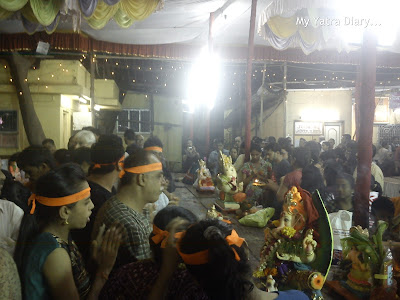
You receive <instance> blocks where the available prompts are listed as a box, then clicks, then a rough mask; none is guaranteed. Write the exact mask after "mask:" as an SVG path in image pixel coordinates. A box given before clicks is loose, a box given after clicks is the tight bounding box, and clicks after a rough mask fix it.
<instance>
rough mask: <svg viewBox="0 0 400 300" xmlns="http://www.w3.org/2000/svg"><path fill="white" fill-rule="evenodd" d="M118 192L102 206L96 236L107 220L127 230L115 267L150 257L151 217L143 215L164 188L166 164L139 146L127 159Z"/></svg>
mask: <svg viewBox="0 0 400 300" xmlns="http://www.w3.org/2000/svg"><path fill="white" fill-rule="evenodd" d="M120 177H121V181H120V188H119V190H118V192H117V194H116V195H115V196H114V197H112V198H110V199H109V200H107V201H106V203H105V204H104V205H103V206H102V207H101V208H100V210H99V212H98V214H97V217H96V220H95V224H94V228H93V232H92V237H95V236H96V235H97V232H98V231H99V228H100V226H101V225H102V224H103V223H104V224H105V225H106V227H107V228H109V227H111V225H112V224H113V223H115V222H117V223H119V224H121V225H122V226H123V227H124V229H125V231H126V233H125V235H124V238H123V242H122V244H121V247H120V250H119V253H118V257H117V261H116V264H115V268H117V267H119V266H122V265H125V264H127V263H130V262H133V261H136V260H142V259H147V258H150V256H151V254H150V245H149V235H150V232H151V227H150V223H149V220H148V219H147V218H146V217H145V216H144V215H143V213H142V212H143V207H144V206H145V205H146V204H147V203H154V202H156V201H157V199H158V197H159V195H160V194H161V191H162V186H161V183H162V177H163V176H162V165H161V163H160V161H159V160H158V159H157V157H156V156H155V155H154V154H153V153H152V152H149V151H144V150H138V151H136V152H135V154H134V155H130V156H129V157H128V158H126V159H125V161H124V167H123V171H122V172H121V174H120Z"/></svg>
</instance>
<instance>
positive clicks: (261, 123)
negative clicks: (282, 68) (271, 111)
mask: <svg viewBox="0 0 400 300" xmlns="http://www.w3.org/2000/svg"><path fill="white" fill-rule="evenodd" d="M266 68H267V64H264V69H263V78H262V84H261V86H262V90H263V89H264V82H265V70H266ZM260 104H261V105H260V138H264V132H263V127H264V126H263V125H264V123H263V116H264V93H261V96H260Z"/></svg>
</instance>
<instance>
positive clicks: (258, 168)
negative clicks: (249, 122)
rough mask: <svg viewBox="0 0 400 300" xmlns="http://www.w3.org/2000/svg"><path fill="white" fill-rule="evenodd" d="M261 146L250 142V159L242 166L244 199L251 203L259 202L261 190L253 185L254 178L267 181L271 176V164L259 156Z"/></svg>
mask: <svg viewBox="0 0 400 300" xmlns="http://www.w3.org/2000/svg"><path fill="white" fill-rule="evenodd" d="M261 153H262V150H261V147H260V145H258V144H254V143H253V144H252V145H251V147H250V155H251V159H250V161H249V162H247V163H245V164H244V165H243V167H242V170H241V172H242V176H243V186H244V189H245V192H246V201H247V202H249V203H250V204H252V205H255V204H256V202H257V203H260V200H261V198H262V194H263V190H262V188H261V187H260V186H255V185H253V182H254V180H256V179H257V180H259V181H261V182H267V181H268V179H271V178H272V165H271V164H270V163H269V162H266V161H265V160H263V159H262V158H261Z"/></svg>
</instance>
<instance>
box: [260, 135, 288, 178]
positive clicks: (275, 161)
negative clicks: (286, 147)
mask: <svg viewBox="0 0 400 300" xmlns="http://www.w3.org/2000/svg"><path fill="white" fill-rule="evenodd" d="M264 150H265V151H266V153H267V155H268V157H269V161H270V162H271V163H272V171H273V172H274V176H275V179H276V182H277V183H280V182H281V178H282V177H283V176H285V175H286V174H287V173H289V172H290V171H291V170H292V166H291V165H290V163H289V162H288V161H287V160H286V159H284V158H283V153H282V148H281V147H280V146H279V144H277V143H269V144H267V145H266V147H265V149H264Z"/></svg>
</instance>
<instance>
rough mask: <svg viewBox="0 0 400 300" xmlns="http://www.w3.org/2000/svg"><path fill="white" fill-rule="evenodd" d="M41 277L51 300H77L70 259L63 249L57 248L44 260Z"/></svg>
mask: <svg viewBox="0 0 400 300" xmlns="http://www.w3.org/2000/svg"><path fill="white" fill-rule="evenodd" d="M43 275H44V277H45V278H46V281H47V283H48V285H49V287H50V292H51V295H52V296H53V299H60V300H63V299H65V300H67V299H77V300H78V299H79V293H78V290H77V289H76V286H75V281H74V277H73V275H72V266H71V259H70V257H69V255H68V253H67V251H66V250H65V249H64V248H57V249H55V250H54V251H53V252H51V253H50V255H49V256H48V257H47V258H46V261H45V263H44V265H43Z"/></svg>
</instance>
